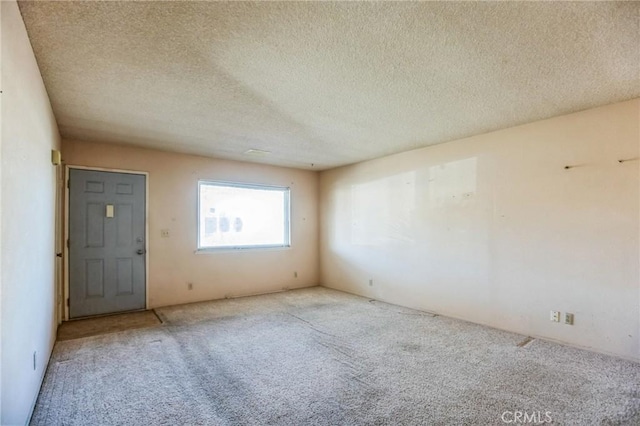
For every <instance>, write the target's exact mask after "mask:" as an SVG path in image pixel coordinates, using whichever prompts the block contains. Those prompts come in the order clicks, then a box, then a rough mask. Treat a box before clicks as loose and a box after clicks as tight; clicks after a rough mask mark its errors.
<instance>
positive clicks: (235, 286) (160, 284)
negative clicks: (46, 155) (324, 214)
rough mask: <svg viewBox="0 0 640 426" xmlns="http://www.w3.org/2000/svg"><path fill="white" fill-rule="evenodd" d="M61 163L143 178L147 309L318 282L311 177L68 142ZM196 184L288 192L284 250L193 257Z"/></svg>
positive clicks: (315, 210)
mask: <svg viewBox="0 0 640 426" xmlns="http://www.w3.org/2000/svg"><path fill="white" fill-rule="evenodd" d="M63 157H64V159H65V162H66V163H67V164H70V165H76V166H91V167H104V168H116V169H126V170H138V171H145V172H148V173H149V246H148V247H149V304H150V307H157V306H165V305H175V304H179V303H187V302H195V301H201V300H211V299H220V298H224V297H236V296H244V295H250V294H260V293H268V292H273V291H280V290H282V289H284V288H300V287H309V286H314V285H318V284H319V277H320V272H319V255H318V180H319V178H318V174H317V173H316V172H312V171H306V170H296V169H289V168H284V167H274V166H266V165H260V164H254V163H244V162H238V161H227V160H218V159H212V158H206V157H199V156H194V155H185V154H176V153H169V152H162V151H156V150H151V149H143V148H134V147H128V146H122V145H112V144H100V143H89V142H80V141H69V140H65V141H64V142H63ZM198 179H210V180H224V181H235V182H247V183H259V184H265V185H278V186H288V187H290V188H291V248H290V249H283V250H279V249H278V250H246V251H241V252H238V251H235V252H215V253H209V254H196V253H195V250H196V247H197V205H198V201H197V189H198ZM163 229H167V230H169V238H162V237H161V236H160V235H161V232H160V231H161V230H163ZM294 272H297V273H298V276H297V277H295V276H294ZM187 283H192V284H193V290H189V289H188V286H187Z"/></svg>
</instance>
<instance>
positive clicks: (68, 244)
mask: <svg viewBox="0 0 640 426" xmlns="http://www.w3.org/2000/svg"><path fill="white" fill-rule="evenodd" d="M70 244H71V243H70V242H69V240H67V248H69V246H70Z"/></svg>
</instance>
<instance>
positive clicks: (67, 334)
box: [57, 311, 161, 341]
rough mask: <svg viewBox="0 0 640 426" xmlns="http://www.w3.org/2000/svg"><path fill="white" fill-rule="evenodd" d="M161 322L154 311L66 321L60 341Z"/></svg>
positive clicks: (61, 327)
mask: <svg viewBox="0 0 640 426" xmlns="http://www.w3.org/2000/svg"><path fill="white" fill-rule="evenodd" d="M160 324H161V322H160V320H159V319H158V317H157V316H156V314H155V313H154V311H142V312H129V313H125V314H116V315H108V316H103V317H97V318H86V319H80V320H73V321H66V322H63V323H62V325H60V327H58V339H57V340H58V341H62V340H72V339H80V338H82V337H90V336H98V335H100V334H109V333H116V332H118V331H125V330H133V329H136V328H145V327H153V326H156V325H160Z"/></svg>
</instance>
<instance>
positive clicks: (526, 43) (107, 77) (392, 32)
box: [19, 2, 640, 170]
mask: <svg viewBox="0 0 640 426" xmlns="http://www.w3.org/2000/svg"><path fill="white" fill-rule="evenodd" d="M19 5H20V9H21V12H22V15H23V17H24V21H25V24H26V27H27V31H28V33H29V37H30V39H31V42H32V45H33V48H34V51H35V54H36V58H37V60H38V64H39V66H40V69H41V71H42V75H43V78H44V82H45V85H46V87H47V90H48V92H49V96H50V98H51V101H52V105H53V109H54V112H55V115H56V118H57V121H58V125H59V127H60V132H61V134H62V136H63V137H65V138H69V139H79V140H88V141H103V142H114V143H126V144H133V145H140V146H149V147H155V148H159V149H163V150H170V151H177V152H186V153H195V154H202V155H209V156H215V157H221V158H229V159H237V160H245V161H258V162H263V163H270V164H277V165H285V166H292V167H299V168H311V164H312V163H313V164H314V166H313V168H314V169H318V170H322V169H327V168H330V167H335V166H339V165H343V164H349V163H353V162H357V161H362V160H365V159H370V158H375V157H380V156H383V155H386V154H390V153H395V152H400V151H405V150H409V149H413V148H417V147H422V146H427V145H431V144H437V143H442V142H446V141H450V140H453V139H457V138H460V137H464V136H470V135H474V134H479V133H484V132H487V131H491V130H496V129H500V128H505V127H509V126H513V125H517V124H521V123H526V122H531V121H535V120H538V119H543V118H547V117H551V116H555V115H558V114H563V113H569V112H574V111H578V110H582V109H586V108H590V107H595V106H598V105H603V104H608V103H612V102H617V101H622V100H626V99H630V98H635V97H639V96H640V27H639V26H640V21H639V20H640V12H639V11H640V3H637V2H635V3H634V2H630V3H614V2H595V3H592V2H589V3H586V2H585V3H580V2H579V3H565V2H562V3H559V2H557V3H554V2H534V3H529V2H527V3H520V2H518V3H506V2H499V3H452V2H446V3H445V2H422V3H416V2H406V3H397V2H392V3H382V2H376V3H351V2H349V3H346V2H345V3H320V2H312V3H309V2H305V3H279V2H278V3H276V2H265V3H239V2H216V3H204V2H20V3H19ZM251 148H253V149H260V150H267V151H271V154H270V155H263V156H257V155H247V154H243V153H244V151H246V150H248V149H251Z"/></svg>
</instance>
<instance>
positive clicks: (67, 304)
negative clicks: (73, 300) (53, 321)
mask: <svg viewBox="0 0 640 426" xmlns="http://www.w3.org/2000/svg"><path fill="white" fill-rule="evenodd" d="M68 307H69V298H67V308H68Z"/></svg>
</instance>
